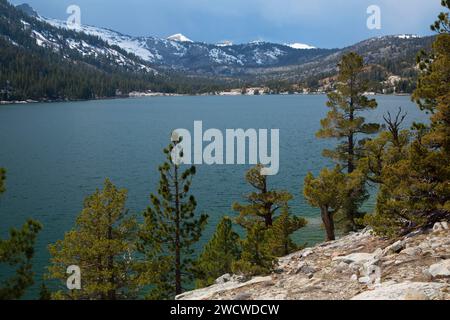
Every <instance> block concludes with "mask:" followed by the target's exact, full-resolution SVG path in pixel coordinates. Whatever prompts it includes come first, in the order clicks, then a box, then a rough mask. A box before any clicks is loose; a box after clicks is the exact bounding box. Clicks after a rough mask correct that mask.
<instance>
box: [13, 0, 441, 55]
mask: <svg viewBox="0 0 450 320" xmlns="http://www.w3.org/2000/svg"><path fill="white" fill-rule="evenodd" d="M10 2H11V3H13V4H16V5H17V4H21V3H24V2H26V3H28V4H30V5H31V6H32V7H33V8H34V9H35V10H36V11H38V13H39V14H40V15H42V16H45V17H49V18H56V19H62V20H66V19H67V17H68V16H69V15H68V14H67V13H66V10H67V7H68V6H69V5H78V6H79V7H80V9H81V22H82V24H88V25H94V26H98V27H106V28H109V29H112V30H115V31H119V32H121V33H124V34H129V35H133V36H155V37H162V38H165V37H167V36H170V35H172V34H175V33H182V34H184V35H186V36H187V37H189V38H190V39H192V40H194V41H201V42H207V43H217V42H221V41H224V40H228V41H232V42H233V43H246V42H249V41H253V40H262V41H270V42H276V43H293V42H300V43H306V44H309V45H313V46H315V47H320V48H342V47H345V46H347V45H352V44H354V43H356V42H358V41H361V40H365V39H367V38H371V37H376V36H381V35H392V34H418V35H428V34H431V31H430V30H429V26H430V24H431V23H432V22H433V21H434V20H436V16H437V15H438V13H439V12H440V11H442V10H441V6H440V0H10ZM371 5H377V6H378V7H379V8H380V9H381V29H379V30H378V29H372V30H371V29H369V28H368V27H367V19H368V18H369V14H367V8H368V7H369V6H371Z"/></svg>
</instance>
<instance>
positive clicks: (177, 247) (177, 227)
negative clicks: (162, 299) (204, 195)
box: [175, 166, 182, 295]
mask: <svg viewBox="0 0 450 320" xmlns="http://www.w3.org/2000/svg"><path fill="white" fill-rule="evenodd" d="M180 217H181V213H180V192H179V185H178V167H177V166H175V294H177V295H179V294H181V293H182V288H181V246H180V232H181V230H180Z"/></svg>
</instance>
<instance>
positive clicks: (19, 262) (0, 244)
mask: <svg viewBox="0 0 450 320" xmlns="http://www.w3.org/2000/svg"><path fill="white" fill-rule="evenodd" d="M41 228H42V226H41V224H40V223H38V222H36V221H33V220H28V221H27V222H26V223H25V224H24V226H23V227H22V229H20V230H17V229H11V230H10V232H9V234H10V236H9V239H5V240H4V239H0V266H1V265H2V264H4V265H5V266H7V267H8V268H13V269H14V274H13V275H12V276H11V277H9V278H6V277H2V279H1V281H0V300H14V299H19V298H21V297H22V296H23V294H24V293H25V290H26V289H27V288H28V287H30V286H31V285H32V284H33V283H34V281H33V276H34V273H33V271H32V264H31V260H32V258H33V255H34V244H35V242H36V237H37V234H38V233H39V231H40V230H41Z"/></svg>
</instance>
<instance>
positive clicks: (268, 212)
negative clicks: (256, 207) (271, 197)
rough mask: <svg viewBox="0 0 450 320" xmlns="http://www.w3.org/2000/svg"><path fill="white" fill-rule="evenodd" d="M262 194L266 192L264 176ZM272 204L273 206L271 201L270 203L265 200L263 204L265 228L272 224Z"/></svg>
mask: <svg viewBox="0 0 450 320" xmlns="http://www.w3.org/2000/svg"><path fill="white" fill-rule="evenodd" d="M262 194H267V179H266V178H264V185H263V189H262ZM272 206H273V203H270V202H267V203H265V204H264V224H265V225H266V228H269V227H271V226H272V225H273V218H272V214H273V213H272Z"/></svg>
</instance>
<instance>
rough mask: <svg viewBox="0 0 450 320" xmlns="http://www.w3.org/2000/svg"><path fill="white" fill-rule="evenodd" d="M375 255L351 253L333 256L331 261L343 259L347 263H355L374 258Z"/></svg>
mask: <svg viewBox="0 0 450 320" xmlns="http://www.w3.org/2000/svg"><path fill="white" fill-rule="evenodd" d="M374 258H375V255H374V254H373V253H364V252H360V253H352V254H349V255H347V256H342V257H335V258H333V261H343V262H345V263H347V264H351V263H355V264H363V263H365V262H368V261H371V260H374Z"/></svg>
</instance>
